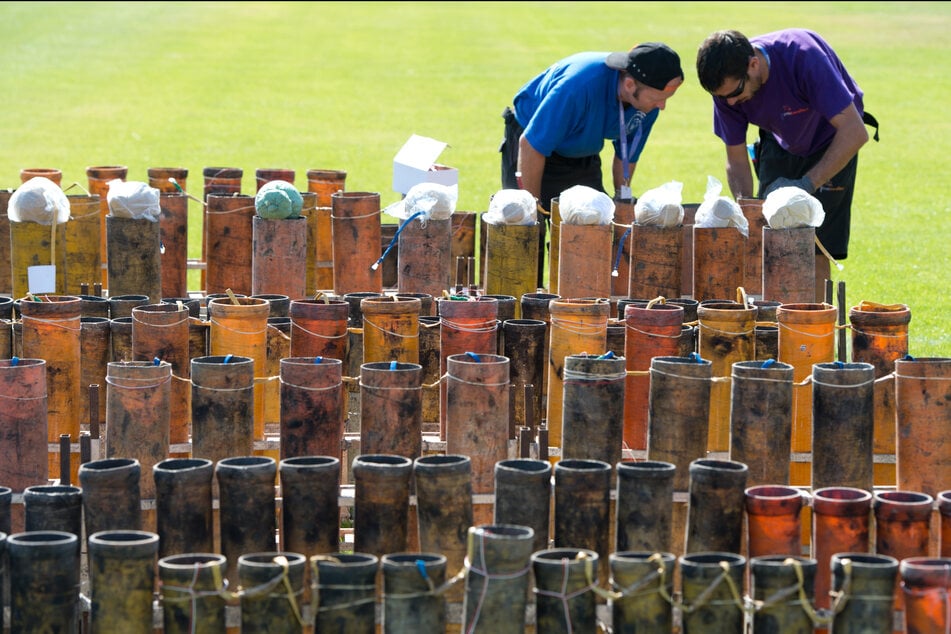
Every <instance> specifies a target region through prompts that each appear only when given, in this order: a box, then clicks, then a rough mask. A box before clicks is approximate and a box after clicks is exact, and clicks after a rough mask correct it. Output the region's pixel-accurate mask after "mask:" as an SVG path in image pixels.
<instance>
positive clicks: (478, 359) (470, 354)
mask: <svg viewBox="0 0 951 634" xmlns="http://www.w3.org/2000/svg"><path fill="white" fill-rule="evenodd" d="M466 355H467V356H469V357H470V358H472V360H473V361H475V362H476V363H482V359H480V358H479V355H477V354H476V353H475V352H467V353H466Z"/></svg>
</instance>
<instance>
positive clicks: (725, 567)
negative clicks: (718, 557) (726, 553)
mask: <svg viewBox="0 0 951 634" xmlns="http://www.w3.org/2000/svg"><path fill="white" fill-rule="evenodd" d="M720 568H721V569H722V572H721V573H720V576H718V577H717V578H716V579H714V580H713V583H711V584H710V585H709V586H707V587H706V588H704V590H703V592H701V593H700V594H699V595H697V599H696V601H694V603H693V605H686V604H682V607H681V610H682V611H683V613H684V614H692V613H693V612H696V611H697V610H699V609H700V608H702V607H703V606H705V605H727V604H730V603H733V604H735V605H736V607H737V608H739V610H740V611H741V612H746V608H745V607H744V602H743V599H742V598H741V597H740V593H739V590H737V587H736V582H735V581H733V578H732V577H731V576H730V564H729V562H726V561H721V562H720ZM721 583H726V584H727V586H729V589H730V594H731V595H732V599H731V600H729V601H723V600H719V601H710V597H711V596H712V595H713V591H714V590H716V589H717V587H718V586H719V585H720V584H721Z"/></svg>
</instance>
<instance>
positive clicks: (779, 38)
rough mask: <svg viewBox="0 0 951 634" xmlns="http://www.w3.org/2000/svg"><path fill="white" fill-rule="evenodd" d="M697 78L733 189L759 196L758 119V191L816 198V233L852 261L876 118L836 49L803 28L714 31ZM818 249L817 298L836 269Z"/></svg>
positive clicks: (701, 57) (742, 194) (835, 252)
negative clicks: (752, 33) (863, 157)
mask: <svg viewBox="0 0 951 634" xmlns="http://www.w3.org/2000/svg"><path fill="white" fill-rule="evenodd" d="M697 75H698V78H699V80H700V84H701V85H702V86H703V87H704V89H705V90H706V91H707V92H709V93H710V94H711V95H713V131H714V133H715V134H716V135H717V136H718V137H720V139H721V140H722V141H723V143H724V144H725V145H726V156H727V165H726V173H727V181H728V183H729V186H730V190H731V191H732V193H733V196H734V197H736V198H740V197H746V198H751V197H753V195H754V190H753V174H752V170H751V168H750V155H749V151H748V149H747V139H746V133H747V128H748V126H749V124H753V125H756V126H758V127H759V141H758V142H757V143H756V144H755V145H754V147H755V150H754V156H753V164H754V166H755V168H756V176H757V179H758V180H759V191H758V197H759V198H765V197H766V196H767V195H769V193H770V192H771V191H773V190H774V189H777V188H779V187H790V186H792V187H799V188H800V189H803V190H805V191H806V192H808V193H809V194H812V195H814V196H815V197H816V198H817V199H818V200H819V202H821V203H822V207H823V210H824V211H825V221H824V222H823V223H822V226H820V227H818V228H817V230H816V237H817V238H818V239H819V241H820V242H821V243H822V245H823V246H825V248H826V250H827V251H828V252H829V254H830V255H831V256H832V257H833V258H835V259H837V260H841V259H845V258H846V257H847V255H848V246H849V226H850V221H851V208H852V195H853V192H854V189H855V175H856V169H857V166H858V151H859V149H860V148H861V147H862V146H863V145H865V143H866V142H867V141H868V132H867V131H866V129H865V123H869V124H871V125H874V126H876V128H877V122H875V119H874V118H873V117H871V116H870V115H868V114H866V113H865V112H864V107H863V102H862V91H861V89H860V88H859V87H858V85H857V84H856V82H855V80H854V79H853V78H852V77H851V76H850V75H849V73H848V71H847V70H846V69H845V66H844V65H843V64H842V61H841V60H840V59H839V57H838V55H837V54H836V53H835V51H834V50H832V47H831V46H829V44H828V43H827V42H826V41H825V40H824V39H822V37H820V36H819V35H818V34H816V33H814V32H812V31H808V30H805V29H785V30H782V31H776V32H773V33H767V34H765V35H760V36H758V37H754V38H751V39H747V38H746V36H744V35H743V34H742V33H740V32H738V31H732V30H725V31H717V32H716V33H713V34H712V35H710V36H709V37H708V38H707V39H706V40H704V42H703V43H702V44H701V45H700V48H699V50H698V52H697ZM875 139H876V140H878V133H877V131H876V136H875ZM820 253H821V252H820V251H819V250H817V258H816V300H817V301H822V299H823V297H824V291H823V287H824V280H825V279H827V278H829V273H830V267H829V260H828V258H826V257H822V256H821V254H820ZM767 299H768V298H767Z"/></svg>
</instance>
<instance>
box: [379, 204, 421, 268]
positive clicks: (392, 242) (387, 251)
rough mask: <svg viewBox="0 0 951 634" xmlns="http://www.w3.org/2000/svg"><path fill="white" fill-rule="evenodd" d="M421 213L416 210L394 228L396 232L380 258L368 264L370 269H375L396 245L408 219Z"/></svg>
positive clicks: (410, 219)
mask: <svg viewBox="0 0 951 634" xmlns="http://www.w3.org/2000/svg"><path fill="white" fill-rule="evenodd" d="M422 215H423V212H421V211H417V212H416V213H415V214H413V215H412V216H410V217H409V218H407V219H406V220H404V221H403V222H401V223H400V226H399V227H397V229H396V233H394V234H393V237H392V238H391V239H390V243H389V244H388V245H386V250H385V251H383V255H381V256H380V258H379V259H378V260H377V261H376V262H374V263H373V264H372V265H371V266H370V269H372V270H374V271H375V270H377V269H378V268H379V267H380V263H381V262H383V259H384V258H385V257H386V256H387V255H389V254H390V251H391V250H392V249H393V247H394V246H396V241H397V240H398V239H399V237H400V234H401V233H403V229H405V228H406V225H408V224H409V223H410V221H412V220H413V218H415V217H416V216H422Z"/></svg>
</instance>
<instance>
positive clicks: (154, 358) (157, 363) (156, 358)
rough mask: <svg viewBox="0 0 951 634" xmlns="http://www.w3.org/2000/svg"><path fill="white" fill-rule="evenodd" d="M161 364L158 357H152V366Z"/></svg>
mask: <svg viewBox="0 0 951 634" xmlns="http://www.w3.org/2000/svg"><path fill="white" fill-rule="evenodd" d="M161 363H162V360H161V359H159V358H158V357H152V365H159V364H161Z"/></svg>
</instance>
